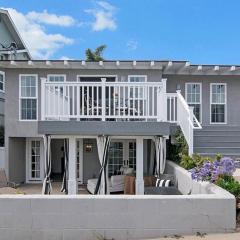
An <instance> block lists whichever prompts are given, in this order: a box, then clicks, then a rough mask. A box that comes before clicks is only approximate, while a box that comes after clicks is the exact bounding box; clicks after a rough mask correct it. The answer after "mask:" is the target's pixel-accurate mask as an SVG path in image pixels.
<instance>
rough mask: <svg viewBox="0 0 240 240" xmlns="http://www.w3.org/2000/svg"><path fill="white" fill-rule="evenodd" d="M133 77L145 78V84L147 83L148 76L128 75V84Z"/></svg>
mask: <svg viewBox="0 0 240 240" xmlns="http://www.w3.org/2000/svg"><path fill="white" fill-rule="evenodd" d="M131 77H144V82H147V75H128V82H130V78H131Z"/></svg>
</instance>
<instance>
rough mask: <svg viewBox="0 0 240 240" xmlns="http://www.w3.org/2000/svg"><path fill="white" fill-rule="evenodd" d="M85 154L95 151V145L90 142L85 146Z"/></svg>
mask: <svg viewBox="0 0 240 240" xmlns="http://www.w3.org/2000/svg"><path fill="white" fill-rule="evenodd" d="M84 149H85V152H92V151H93V144H92V143H90V142H88V143H85V144H84Z"/></svg>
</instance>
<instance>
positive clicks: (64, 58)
mask: <svg viewBox="0 0 240 240" xmlns="http://www.w3.org/2000/svg"><path fill="white" fill-rule="evenodd" d="M59 60H73V58H69V57H67V56H62V57H60V59H59Z"/></svg>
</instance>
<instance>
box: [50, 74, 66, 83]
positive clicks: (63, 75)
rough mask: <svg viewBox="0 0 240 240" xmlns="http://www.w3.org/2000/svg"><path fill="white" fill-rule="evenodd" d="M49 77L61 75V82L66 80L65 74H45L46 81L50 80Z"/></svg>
mask: <svg viewBox="0 0 240 240" xmlns="http://www.w3.org/2000/svg"><path fill="white" fill-rule="evenodd" d="M50 77H63V79H64V81H63V82H66V79H67V77H66V74H47V82H50V80H49V78H50Z"/></svg>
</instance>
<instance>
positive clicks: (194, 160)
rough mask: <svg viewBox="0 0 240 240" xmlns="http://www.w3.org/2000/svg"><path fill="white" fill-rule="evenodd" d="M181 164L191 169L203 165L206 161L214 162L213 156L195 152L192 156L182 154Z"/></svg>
mask: <svg viewBox="0 0 240 240" xmlns="http://www.w3.org/2000/svg"><path fill="white" fill-rule="evenodd" d="M180 157H181V161H180V166H181V167H183V168H185V169H187V170H190V169H192V168H195V167H201V166H202V165H203V163H204V162H205V161H209V162H213V159H212V158H209V157H202V156H201V155H200V154H193V155H192V157H191V156H189V155H186V154H183V155H181V156H180Z"/></svg>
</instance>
